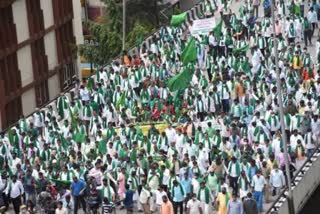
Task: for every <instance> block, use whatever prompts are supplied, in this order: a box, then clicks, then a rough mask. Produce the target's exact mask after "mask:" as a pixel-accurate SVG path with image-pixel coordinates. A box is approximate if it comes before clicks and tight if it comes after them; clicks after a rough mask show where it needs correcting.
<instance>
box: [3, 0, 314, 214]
mask: <svg viewBox="0 0 320 214" xmlns="http://www.w3.org/2000/svg"><path fill="white" fill-rule="evenodd" d="M232 3H233V2H232V1H219V0H217V1H214V0H205V1H204V5H205V7H204V11H203V14H200V15H201V16H202V17H203V18H205V17H212V16H215V17H216V19H217V20H218V18H217V17H221V18H222V20H223V27H222V30H221V31H222V32H218V31H212V32H211V33H210V34H209V35H192V34H191V32H192V27H191V26H192V21H191V23H187V27H186V29H183V28H182V27H169V26H167V27H162V28H161V29H160V31H159V32H160V35H159V37H154V38H153V42H152V44H151V45H150V47H147V46H146V45H145V44H144V45H141V46H140V47H139V53H137V54H136V55H133V56H129V55H128V54H127V53H126V52H124V53H123V57H122V60H121V62H119V61H114V62H112V64H111V65H109V66H107V67H105V68H103V69H100V70H98V71H97V73H96V75H95V76H93V77H90V78H88V79H84V80H83V81H78V82H77V83H76V86H75V90H74V92H73V93H71V96H67V95H66V94H61V96H60V97H59V98H58V99H57V101H56V103H55V105H49V106H47V107H46V108H43V109H36V111H35V113H34V114H33V115H32V117H31V118H25V117H23V116H22V117H21V119H20V120H19V121H18V123H17V125H15V126H14V127H12V128H10V129H9V130H8V131H7V132H6V133H2V134H1V137H0V170H1V179H0V191H1V192H0V206H1V212H4V211H5V210H8V208H9V206H10V204H11V203H12V206H13V209H14V211H15V213H20V212H22V213H35V212H37V211H36V210H38V211H39V210H41V211H43V212H44V213H57V214H59V213H63V214H64V213H78V211H79V210H80V209H82V210H84V211H88V212H89V211H90V212H98V211H97V210H99V209H102V212H104V213H108V212H111V210H112V209H114V207H115V206H116V205H119V206H120V207H121V208H122V207H123V208H125V209H127V212H128V213H133V212H137V211H141V212H144V213H147V214H148V213H151V212H159V213H161V214H171V213H184V212H185V210H186V211H187V213H189V214H198V213H203V214H208V213H213V210H216V211H217V213H219V214H227V213H228V214H242V213H248V214H251V213H252V214H254V213H260V212H262V211H263V203H265V202H266V203H269V202H270V201H271V197H272V196H275V195H277V194H279V192H280V191H281V190H282V189H283V188H284V187H285V185H286V183H287V182H288V181H287V180H286V176H285V170H284V168H285V159H286V157H285V151H284V143H285V142H286V143H287V147H288V154H289V157H287V158H288V159H289V161H290V169H291V170H290V172H291V174H292V175H293V173H294V171H295V170H297V169H299V167H301V165H302V164H303V163H304V161H305V160H306V159H307V158H308V157H310V156H311V155H312V154H313V152H314V151H315V150H316V149H317V147H318V145H319V139H320V119H319V113H320V69H319V65H318V63H319V57H320V55H319V50H320V39H317V36H318V35H317V32H316V29H317V22H318V16H319V14H320V11H319V4H318V3H317V2H316V1H313V2H311V3H310V5H308V8H307V5H306V3H305V2H304V1H298V2H295V1H292V2H291V1H290V2H289V1H288V2H286V1H283V0H280V1H277V0H276V1H275V8H276V14H277V17H276V21H275V32H274V30H273V28H272V21H271V18H270V15H271V14H270V7H271V5H270V1H269V0H264V2H262V3H260V1H259V0H253V1H248V0H245V2H243V4H241V5H242V6H241V7H240V8H237V9H239V11H232V8H231V7H230V6H231V5H232ZM304 6H306V8H305V7H304ZM259 7H263V9H264V14H259V13H258V12H259ZM257 8H258V9H257ZM307 10H308V12H307V13H304V12H305V11H307ZM219 13H220V15H219ZM236 14H237V15H236ZM274 34H275V35H276V41H274V40H273V35H274ZM191 37H194V38H195V39H196V54H197V57H196V58H197V59H196V61H192V62H189V63H188V65H185V64H183V63H182V61H181V53H182V52H183V50H184V49H185V47H186V46H187V44H188V42H189V41H190V40H191ZM315 37H316V39H312V38H315ZM313 41H316V42H313ZM312 42H313V44H312ZM275 43H276V45H277V50H278V53H279V54H278V57H279V65H278V66H279V69H280V78H281V89H280V90H281V96H282V98H283V103H284V111H285V112H284V119H285V120H284V123H285V131H286V141H285V142H284V141H283V140H282V136H281V132H280V117H279V103H278V96H279V94H278V93H279V92H278V91H279V90H278V88H277V86H276V64H275V57H274V56H275V53H274V49H273V47H274V44H275ZM310 46H311V47H312V48H314V49H315V55H314V56H311V54H310V53H309V52H308V47H310ZM246 47H248V48H246ZM236 50H240V51H236ZM190 65H191V66H192V68H193V72H192V79H191V82H190V83H189V85H188V86H187V87H180V88H179V89H178V90H175V91H171V90H170V89H169V87H168V82H169V80H170V78H172V77H173V76H175V75H177V74H178V73H180V72H181V71H182V70H183V69H185V67H187V66H190ZM183 81H185V80H182V79H181V83H182V82H183ZM141 124H144V125H145V124H150V126H149V127H148V128H147V130H142V128H141V126H140V125H141ZM292 175H291V176H292ZM99 207H100V208H99Z"/></svg>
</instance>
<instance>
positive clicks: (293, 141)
mask: <svg viewBox="0 0 320 214" xmlns="http://www.w3.org/2000/svg"><path fill="white" fill-rule="evenodd" d="M298 140H300V141H301V143H302V145H303V147H304V146H305V143H304V140H303V138H302V136H301V135H300V134H298V130H296V129H295V130H294V131H293V135H291V136H290V146H291V149H292V151H295V149H296V147H297V144H298V143H297V142H298Z"/></svg>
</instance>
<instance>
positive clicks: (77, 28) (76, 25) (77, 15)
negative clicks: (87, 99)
mask: <svg viewBox="0 0 320 214" xmlns="http://www.w3.org/2000/svg"><path fill="white" fill-rule="evenodd" d="M72 3H73V14H74V17H73V32H74V36H75V38H76V44H77V45H80V44H83V42H84V39H83V30H82V7H81V4H80V1H79V0H73V1H72ZM80 64H81V63H80V57H79V56H78V58H77V62H76V73H77V74H78V75H77V76H78V77H79V78H80V79H81V72H80Z"/></svg>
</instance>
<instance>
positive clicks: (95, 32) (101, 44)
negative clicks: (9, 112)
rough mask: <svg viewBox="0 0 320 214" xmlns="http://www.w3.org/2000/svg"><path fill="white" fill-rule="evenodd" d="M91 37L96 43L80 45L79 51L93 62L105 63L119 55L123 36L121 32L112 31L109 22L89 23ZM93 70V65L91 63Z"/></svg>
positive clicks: (96, 63)
mask: <svg viewBox="0 0 320 214" xmlns="http://www.w3.org/2000/svg"><path fill="white" fill-rule="evenodd" d="M87 25H88V27H89V30H90V32H91V36H92V37H91V38H92V40H93V41H95V44H94V45H92V44H83V45H80V46H79V53H80V54H81V55H82V56H84V57H85V58H86V59H87V60H88V61H89V62H90V63H91V64H95V65H97V66H102V65H105V64H106V63H107V62H108V60H109V59H111V58H114V57H115V56H117V55H118V54H119V53H120V51H121V37H120V35H119V33H117V32H115V31H111V30H110V29H109V26H108V25H107V24H98V23H93V22H90V23H87ZM91 70H92V65H91Z"/></svg>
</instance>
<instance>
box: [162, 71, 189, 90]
mask: <svg viewBox="0 0 320 214" xmlns="http://www.w3.org/2000/svg"><path fill="white" fill-rule="evenodd" d="M192 75H193V71H192V70H191V69H190V68H185V69H184V71H182V72H180V73H179V74H177V75H176V76H174V77H172V78H171V79H170V80H169V81H168V88H169V90H170V91H177V90H180V89H185V88H187V87H188V86H189V84H190V81H191V80H192Z"/></svg>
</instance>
